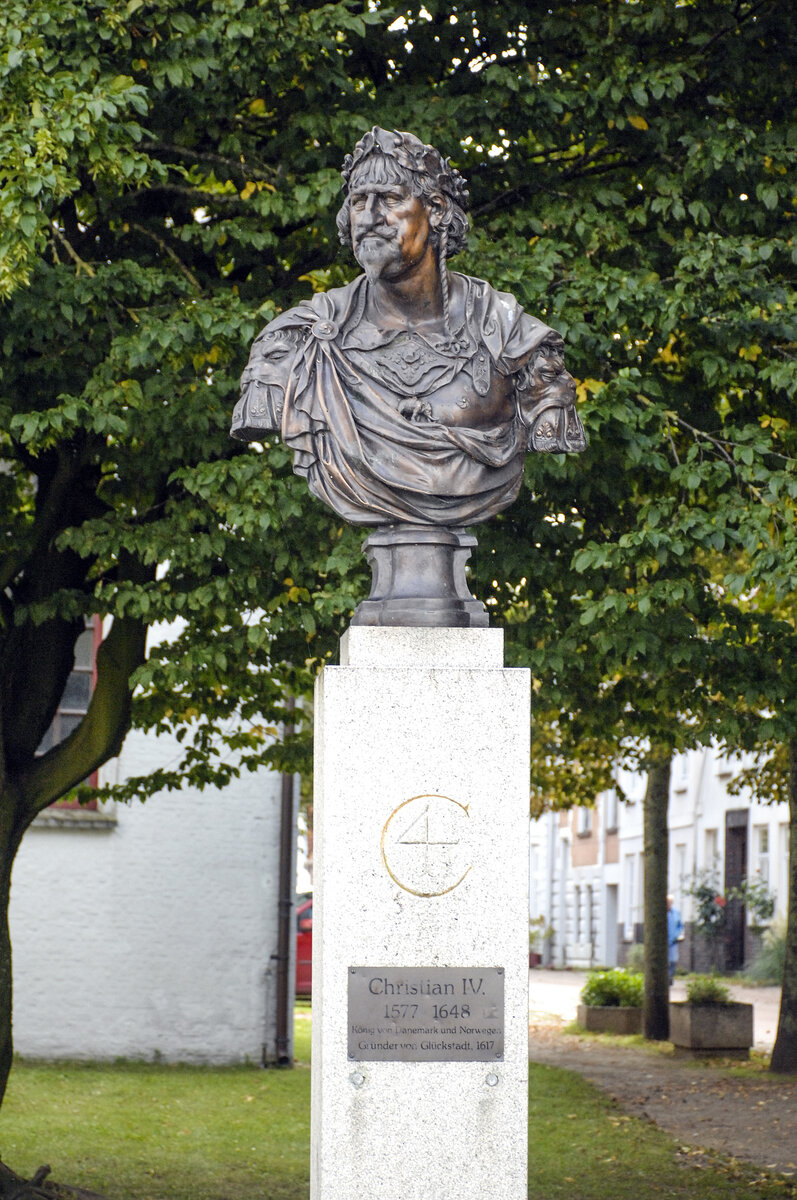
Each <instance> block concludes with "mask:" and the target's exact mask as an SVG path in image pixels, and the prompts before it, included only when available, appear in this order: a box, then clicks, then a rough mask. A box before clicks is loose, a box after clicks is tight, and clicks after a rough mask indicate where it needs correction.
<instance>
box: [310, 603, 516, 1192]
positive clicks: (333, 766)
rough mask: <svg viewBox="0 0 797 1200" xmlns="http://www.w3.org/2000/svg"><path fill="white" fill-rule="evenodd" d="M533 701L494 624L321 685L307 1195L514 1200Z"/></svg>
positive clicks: (389, 655)
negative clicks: (507, 660) (506, 664)
mask: <svg viewBox="0 0 797 1200" xmlns="http://www.w3.org/2000/svg"><path fill="white" fill-rule="evenodd" d="M529 704H530V697H529V673H528V672H527V671H523V670H505V669H504V668H503V633H502V631H501V630H499V629H403V628H367V627H353V628H351V629H350V630H349V631H348V633H347V634H346V635H345V636H344V638H343V640H342V643H341V666H339V667H327V668H326V669H325V670H324V672H323V675H322V677H321V678H320V679H319V683H318V688H317V695H316V767H315V772H316V774H315V786H316V798H315V810H314V828H315V895H314V909H313V918H314V927H315V928H314V934H315V936H314V946H313V1088H312V1090H313V1100H312V1165H311V1197H312V1200H374V1198H375V1197H378V1198H379V1200H525V1197H526V1194H527V1102H528V1095H527V1078H528V790H529V783H528V775H529V752H530V751H529V715H530V714H529ZM416 1008H417V1014H418V1015H417V1017H416V1019H415V1023H414V1024H413V1015H414V1013H413V1010H415V1009H416ZM383 1009H384V1012H383V1011H382V1010H383ZM465 1010H467V1012H466V1011H465ZM454 1013H456V1015H454ZM420 1020H422V1021H423V1022H424V1024H422V1025H419V1024H418V1021H420Z"/></svg>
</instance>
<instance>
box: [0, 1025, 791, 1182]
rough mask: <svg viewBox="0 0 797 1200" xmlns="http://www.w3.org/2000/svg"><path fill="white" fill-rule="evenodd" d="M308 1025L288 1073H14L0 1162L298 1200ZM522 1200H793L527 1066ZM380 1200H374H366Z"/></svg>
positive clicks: (119, 1067) (76, 1177) (99, 1069)
mask: <svg viewBox="0 0 797 1200" xmlns="http://www.w3.org/2000/svg"><path fill="white" fill-rule="evenodd" d="M309 1017H310V1014H309V1011H308V1010H306V1009H304V1010H300V1011H299V1012H298V1013H297V1018H298V1019H297V1039H296V1046H297V1058H298V1059H299V1065H297V1067H296V1068H295V1069H294V1070H292V1071H284V1070H267V1071H263V1070H259V1069H257V1068H254V1067H240V1068H232V1069H207V1068H193V1067H169V1066H163V1065H153V1064H136V1063H120V1064H114V1065H112V1066H83V1065H75V1064H53V1065H38V1064H31V1063H24V1062H23V1063H20V1064H18V1065H17V1066H15V1068H14V1072H13V1074H12V1079H11V1083H10V1085H9V1092H8V1097H7V1100H6V1104H5V1105H4V1107H3V1111H2V1117H0V1148H1V1149H2V1158H3V1160H4V1161H5V1162H6V1163H8V1165H9V1166H11V1167H13V1168H14V1169H15V1170H16V1171H18V1172H20V1173H22V1174H27V1175H30V1174H32V1173H33V1171H34V1170H35V1169H36V1167H38V1166H39V1165H40V1164H41V1163H42V1162H48V1163H50V1164H51V1166H52V1168H53V1173H52V1178H53V1179H56V1180H59V1181H60V1182H62V1183H71V1184H75V1185H79V1186H82V1187H85V1188H89V1189H91V1190H93V1191H96V1192H100V1193H102V1194H104V1195H106V1196H108V1197H109V1200H306V1198H307V1196H308V1192H309V1144H310V1071H309V1065H308V1063H309V1032H310V1020H309ZM530 1160H531V1170H530V1183H529V1200H557V1198H558V1197H562V1198H564V1197H567V1198H568V1200H572V1198H573V1197H577V1198H578V1200H646V1198H647V1197H681V1198H683V1200H687V1198H689V1200H747V1198H749V1197H753V1196H755V1197H760V1198H761V1200H773V1198H774V1197H776V1196H777V1197H796V1196H797V1188H795V1185H794V1184H792V1183H791V1182H786V1181H784V1180H781V1179H776V1178H764V1177H763V1176H762V1173H761V1172H755V1171H753V1170H748V1169H747V1168H744V1169H741V1168H736V1167H734V1165H733V1164H729V1163H727V1162H724V1161H723V1160H722V1159H719V1158H716V1159H711V1160H707V1159H706V1158H705V1157H701V1156H696V1155H693V1154H686V1153H683V1152H682V1151H680V1150H679V1148H678V1147H677V1146H676V1144H675V1143H674V1142H673V1140H672V1139H671V1138H670V1137H668V1136H667V1135H666V1134H663V1133H660V1132H659V1131H658V1130H657V1129H655V1128H654V1127H653V1126H651V1125H649V1124H647V1123H646V1122H643V1121H639V1120H636V1119H634V1118H630V1117H626V1116H624V1115H623V1113H622V1112H621V1111H620V1109H618V1108H617V1107H616V1106H615V1105H614V1104H612V1102H611V1101H609V1100H607V1099H606V1098H605V1097H604V1096H603V1095H602V1093H600V1092H599V1091H597V1090H596V1089H595V1088H594V1087H593V1086H592V1085H591V1084H589V1083H587V1082H586V1081H585V1080H583V1079H581V1078H580V1077H579V1076H576V1075H574V1074H572V1073H571V1072H569V1071H562V1070H558V1069H555V1068H551V1067H542V1066H535V1065H533V1066H532V1068H531V1105H530ZM374 1200H379V1198H378V1197H374Z"/></svg>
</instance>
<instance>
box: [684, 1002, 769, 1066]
mask: <svg viewBox="0 0 797 1200" xmlns="http://www.w3.org/2000/svg"><path fill="white" fill-rule="evenodd" d="M670 1041H671V1042H672V1044H673V1045H674V1046H675V1048H676V1051H681V1052H682V1053H687V1054H691V1055H692V1056H693V1057H695V1058H703V1057H708V1056H712V1055H713V1056H717V1057H723V1058H749V1057H750V1047H751V1046H752V1044H753V1006H752V1004H689V1003H687V1002H685V1001H673V1002H671V1004H670Z"/></svg>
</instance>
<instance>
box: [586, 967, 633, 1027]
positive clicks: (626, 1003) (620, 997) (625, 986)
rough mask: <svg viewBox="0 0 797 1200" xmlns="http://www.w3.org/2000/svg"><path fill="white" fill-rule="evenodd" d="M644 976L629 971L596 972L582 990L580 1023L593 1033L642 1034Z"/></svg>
mask: <svg viewBox="0 0 797 1200" xmlns="http://www.w3.org/2000/svg"><path fill="white" fill-rule="evenodd" d="M642 994H643V985H642V976H641V975H635V974H634V975H632V974H629V972H628V971H622V970H612V971H594V972H593V973H592V974H591V975H590V977H589V978H588V980H587V982H586V983H585V984H584V987H583V988H582V989H581V999H582V1001H583V1003H582V1004H579V1006H578V1023H579V1025H581V1026H583V1028H584V1029H588V1030H590V1031H591V1032H592V1033H639V1032H640V1030H641V1029H642Z"/></svg>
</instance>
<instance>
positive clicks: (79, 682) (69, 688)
mask: <svg viewBox="0 0 797 1200" xmlns="http://www.w3.org/2000/svg"><path fill="white" fill-rule="evenodd" d="M101 641H102V621H101V620H100V618H99V617H89V618H88V619H87V621H86V629H85V631H84V632H83V633H81V635H80V637H79V638H78V640H77V642H76V643H75V665H74V667H73V668H72V670H71V672H70V674H69V678H68V679H67V681H66V687H65V688H64V694H63V696H62V697H61V703H60V704H59V705H58V710H57V712H56V714H55V716H54V717H53V720H52V723H51V725H50V728H49V729H48V730H47V732H46V733H45V735H44V737H43V738H42V740H41V743H40V745H39V750H38V753H39V754H45V753H46V752H47V751H48V750H51V749H52V747H53V746H57V745H58V743H59V742H62V741H63V740H64V738H67V737H69V734H70V733H72V731H73V730H74V729H77V727H78V725H79V724H80V722H81V721H82V720H83V717H84V716H85V715H86V712H87V711H88V707H89V701H90V700H91V693H92V692H93V691H94V683H95V679H96V662H97V648H98V647H99V644H100V642H101ZM84 782H85V783H87V784H89V786H90V787H96V786H97V772H96V771H93V772H92V774H91V775H90V776H89V778H88V779H86V780H85V781H84ZM53 807H57V808H75V809H80V808H88V809H96V807H97V801H96V800H91V801H89V803H88V804H78V803H77V801H76V800H58V801H56V804H55V805H53Z"/></svg>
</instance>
